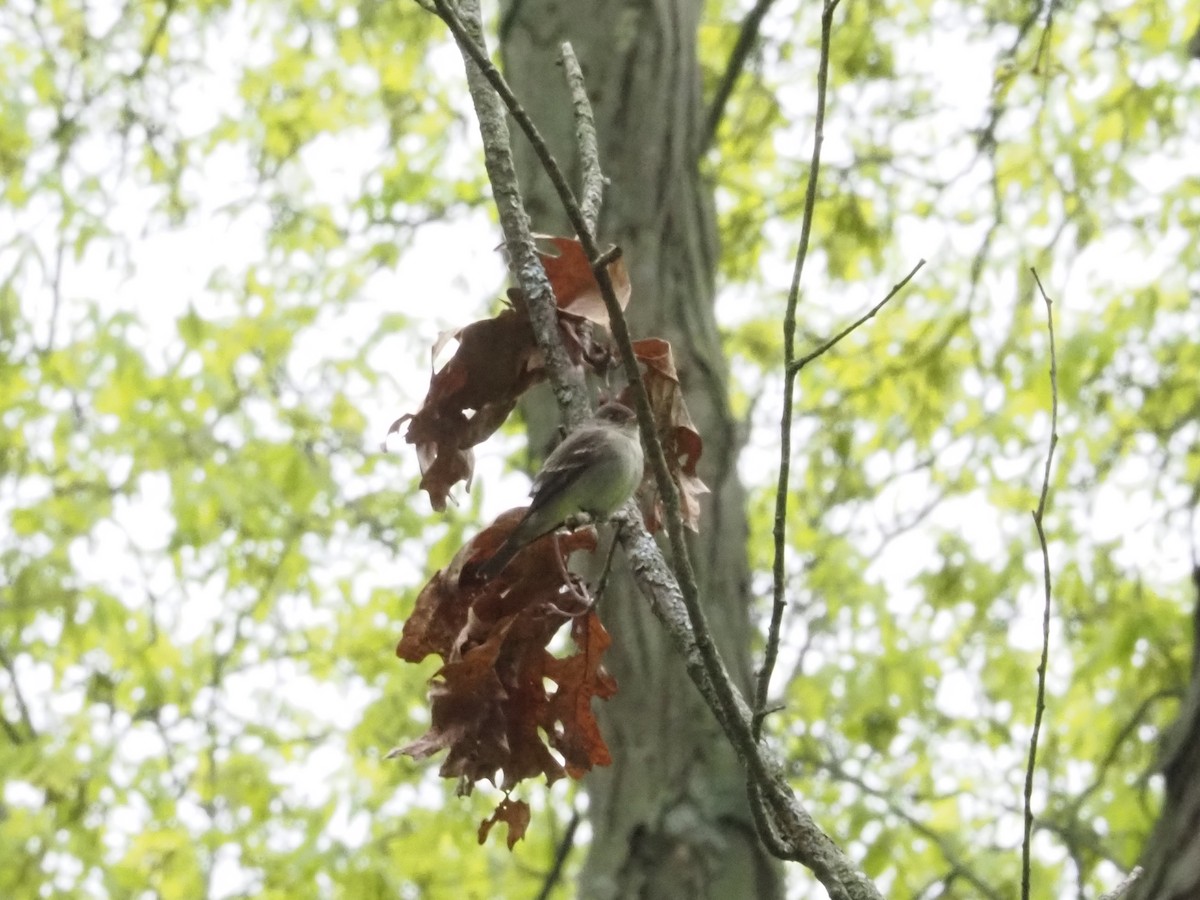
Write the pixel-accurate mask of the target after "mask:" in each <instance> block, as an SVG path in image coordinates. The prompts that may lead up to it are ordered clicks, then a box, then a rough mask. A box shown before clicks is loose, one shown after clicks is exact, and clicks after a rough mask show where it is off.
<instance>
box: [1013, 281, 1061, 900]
mask: <svg viewBox="0 0 1200 900" xmlns="http://www.w3.org/2000/svg"><path fill="white" fill-rule="evenodd" d="M1030 271H1031V272H1033V280H1034V281H1036V282H1037V286H1038V291H1040V292H1041V295H1042V300H1044V301H1045V303H1046V323H1047V330H1048V332H1049V334H1050V449H1049V451H1048V452H1047V453H1046V468H1045V471H1044V472H1043V473H1042V492H1041V496H1040V497H1039V498H1038V505H1037V509H1036V510H1034V512H1033V524H1034V526H1035V527H1036V528H1037V536H1038V543H1039V544H1041V548H1042V582H1043V584H1044V586H1045V604H1044V606H1043V607H1042V658H1041V661H1040V662H1039V663H1038V669H1037V673H1038V682H1037V704H1036V706H1035V707H1034V713H1033V734H1031V735H1030V737H1029V762H1028V764H1027V766H1026V768H1025V837H1024V839H1023V840H1022V841H1021V898H1022V900H1029V890H1030V850H1031V843H1032V836H1033V773H1034V771H1035V770H1036V768H1037V745H1038V735H1039V734H1040V732H1041V730H1042V714H1043V713H1044V712H1045V711H1046V666H1047V662H1048V660H1049V658H1050V550H1049V548H1048V547H1047V546H1046V530H1045V525H1044V519H1045V514H1046V498H1047V497H1048V496H1049V494H1050V466H1051V463H1053V461H1054V448H1055V447H1056V446H1058V357H1057V355H1056V353H1055V349H1054V307H1053V304H1052V303H1051V302H1050V298H1049V297H1047V296H1046V289H1045V288H1044V287H1042V280H1041V279H1040V278H1038V273H1037V270H1036V269H1031V270H1030Z"/></svg>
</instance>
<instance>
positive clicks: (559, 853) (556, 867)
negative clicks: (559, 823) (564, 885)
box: [537, 809, 582, 900]
mask: <svg viewBox="0 0 1200 900" xmlns="http://www.w3.org/2000/svg"><path fill="white" fill-rule="evenodd" d="M581 820H582V816H580V815H579V810H577V809H573V810H571V819H570V821H568V822H567V830H566V831H565V832H564V833H563V836H562V840H561V841H559V842H558V846H557V847H556V848H555V850H554V863H553V865H551V866H550V871H549V872H547V873H546V878H545V879H544V880H543V881H542V889H541V890H540V891H538V895H537V900H549V898H550V895H551V894H552V893H553V892H554V888H555V887H557V886H558V882H559V881H560V880H562V873H563V866H565V865H566V863H567V856H568V855H570V853H571V848H572V847H573V846H575V831H576V829H577V828H579V823H580V821H581Z"/></svg>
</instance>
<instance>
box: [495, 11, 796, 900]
mask: <svg viewBox="0 0 1200 900" xmlns="http://www.w3.org/2000/svg"><path fill="white" fill-rule="evenodd" d="M701 6H702V4H696V3H677V2H676V3H668V2H664V0H627V2H624V3H613V2H591V3H585V4H579V3H573V2H570V0H512V2H509V3H507V4H506V5H505V6H504V7H503V8H502V13H501V26H500V27H501V49H502V53H503V56H504V63H505V65H504V68H505V72H506V75H507V77H508V79H509V81H510V83H511V84H512V86H513V88H514V90H515V91H516V93H517V96H518V97H519V98H520V99H521V101H522V102H523V104H524V105H525V107H526V109H527V110H528V111H529V112H530V114H531V116H532V117H533V120H534V121H535V122H536V123H537V125H538V128H539V130H541V132H542V134H543V135H544V136H545V137H546V139H547V141H548V142H549V144H550V146H551V149H552V151H553V152H554V154H555V156H556V158H557V159H558V161H559V164H560V165H561V166H562V167H563V168H564V170H565V171H566V172H567V173H568V177H569V180H570V182H571V184H572V185H573V186H574V187H575V189H576V191H577V192H578V185H579V174H578V173H579V166H578V160H577V158H576V153H575V151H574V139H573V123H572V119H571V103H570V99H569V97H568V94H567V90H566V87H565V83H564V81H563V76H562V70H561V68H560V67H559V66H558V65H557V58H558V51H559V46H560V44H561V42H562V41H563V40H570V41H571V42H572V44H573V46H574V48H575V52H576V54H577V56H578V57H579V60H580V63H581V64H582V67H583V71H584V76H585V78H586V80H587V85H588V90H589V94H590V96H591V100H592V103H593V105H594V108H595V112H596V127H597V131H598V137H599V143H600V161H601V166H602V168H603V170H604V174H605V175H606V176H607V178H608V179H609V183H608V185H607V186H606V189H605V194H604V207H603V211H602V214H601V218H600V225H599V239H600V243H601V245H602V246H603V245H605V244H606V243H608V242H614V243H617V244H619V245H620V246H621V247H622V249H623V250H624V251H625V259H626V262H627V264H628V265H629V267H630V272H631V276H632V281H633V299H632V301H631V304H630V310H629V311H630V319H631V327H632V329H633V332H634V335H635V337H647V336H659V337H664V338H667V339H668V340H670V342H671V344H672V346H673V348H674V352H675V359H676V363H677V365H678V369H679V374H680V378H681V381H682V384H683V388H684V392H685V396H686V398H687V403H688V406H689V409H690V410H691V413H692V416H693V418H694V420H695V422H696V425H697V427H698V428H699V430H700V432H701V434H702V435H703V437H704V455H703V458H702V462H701V475H702V477H703V478H704V480H705V482H706V483H707V484H708V485H709V487H710V488H711V489H712V494H711V495H710V496H709V497H708V498H707V501H708V502H706V503H705V505H704V511H703V518H702V522H701V533H700V534H699V535H698V536H696V538H695V540H694V541H693V542H692V551H693V563H694V565H695V567H696V570H697V577H698V578H699V581H700V584H701V588H702V591H703V594H704V596H705V598H706V604H707V605H706V611H707V614H708V617H709V621H710V624H711V626H712V629H713V632H714V635H715V637H716V639H717V642H718V645H719V647H720V649H721V652H722V653H723V654H724V656H725V659H726V661H727V663H728V665H729V668H730V670H731V671H732V672H733V673H734V674H735V676H736V677H737V678H738V680H739V683H740V686H741V687H742V689H743V691H747V692H748V691H749V685H750V665H751V664H750V654H749V648H750V640H751V628H750V621H749V599H750V598H749V592H748V580H749V579H748V563H747V559H746V521H745V496H744V491H743V489H742V486H741V484H740V482H739V481H738V477H737V471H736V460H737V451H738V449H739V439H738V432H737V428H736V423H735V422H734V421H733V419H732V417H731V415H730V412H729V408H728V405H727V378H728V374H727V369H726V365H725V362H724V359H723V357H722V353H721V345H720V340H719V337H718V334H717V329H716V324H715V320H714V317H713V309H712V306H713V277H714V271H715V267H716V262H717V244H716V234H715V231H714V226H713V214H712V197H711V192H710V191H709V189H708V187H707V186H706V185H704V184H703V183H702V181H701V178H700V174H699V169H698V164H697V162H698V159H697V158H698V155H699V149H698V148H699V139H700V130H701V124H702V113H703V110H702V104H701V98H700V77H699V67H698V63H697V59H696V32H697V19H698V17H699V14H700V10H701ZM514 150H515V151H516V154H517V163H518V172H519V174H520V177H521V187H522V191H523V194H524V197H525V201H526V204H527V208H528V210H529V213H530V216H531V218H532V220H533V226H534V229H535V230H538V231H545V232H553V233H568V234H569V233H570V231H569V226H568V225H567V222H566V219H565V216H564V215H563V213H562V210H561V208H560V206H559V202H558V199H557V197H556V195H555V193H554V191H553V189H552V188H551V186H550V184H549V182H548V180H547V179H546V177H545V176H544V174H542V172H541V170H540V168H539V167H538V164H537V162H536V160H534V158H533V155H532V153H531V152H530V151H529V148H528V145H527V144H526V142H525V141H524V139H523V138H522V137H521V136H520V135H515V136H514ZM601 615H602V618H603V619H604V621H605V624H606V625H607V626H608V628H609V629H610V630H611V631H612V633H613V647H612V649H611V650H610V651H609V655H608V665H609V668H610V670H611V671H612V673H613V674H614V675H615V676H616V678H617V680H618V683H619V685H620V691H619V693H618V694H617V696H616V697H615V698H613V699H612V700H610V701H608V703H606V704H600V709H599V713H600V715H601V717H602V719H601V722H602V728H603V731H604V736H605V739H606V740H607V741H608V743H609V745H610V747H611V749H612V751H613V758H614V762H613V765H612V767H611V768H609V769H605V770H600V771H598V772H596V773H595V774H594V775H593V776H592V777H591V778H590V779H589V782H588V791H589V797H590V820H591V825H592V834H593V836H592V843H591V850H590V853H589V855H588V859H587V862H586V865H585V868H584V872H583V877H582V884H581V891H580V893H581V896H583V897H586V898H589V900H609V898H622V900H625V898H634V897H653V898H655V900H670V898H676V897H679V898H688V900H701V898H728V897H738V898H752V897H759V898H774V897H780V896H782V872H781V869H780V867H779V866H778V865H776V864H775V863H774V862H773V861H772V860H771V859H770V858H769V857H768V856H767V854H766V852H765V850H764V849H763V848H762V845H761V844H760V842H759V841H758V839H757V836H756V834H755V831H754V826H753V823H752V820H751V817H750V813H749V810H748V806H747V801H746V792H745V782H744V779H743V775H742V769H741V766H740V764H739V763H738V761H737V759H736V757H735V756H734V754H733V752H732V750H731V749H730V747H729V745H728V743H727V742H726V740H725V738H724V736H723V735H722V733H721V731H720V729H719V727H718V726H717V723H716V721H715V719H714V718H713V716H712V714H711V713H710V712H709V710H708V708H707V707H706V706H705V705H704V703H703V701H702V700H701V699H700V695H699V694H698V692H697V691H696V689H695V688H694V687H693V685H692V684H691V682H690V681H689V680H688V678H687V676H686V674H685V672H684V668H683V664H682V662H681V660H680V659H679V657H678V656H677V655H676V654H675V652H674V651H673V650H672V648H671V647H670V646H669V643H668V641H667V639H666V637H665V635H664V634H663V630H662V628H661V626H660V625H659V623H658V622H657V620H655V619H654V617H653V616H652V615H651V614H650V612H649V609H648V607H647V605H646V603H645V602H644V601H643V599H642V598H641V596H640V595H639V594H638V593H637V591H636V589H635V588H633V587H632V585H631V583H630V582H629V581H628V580H626V581H624V582H623V583H618V584H617V585H614V586H613V587H611V588H610V590H609V592H608V593H607V595H606V596H605V597H604V598H603V600H602V609H601Z"/></svg>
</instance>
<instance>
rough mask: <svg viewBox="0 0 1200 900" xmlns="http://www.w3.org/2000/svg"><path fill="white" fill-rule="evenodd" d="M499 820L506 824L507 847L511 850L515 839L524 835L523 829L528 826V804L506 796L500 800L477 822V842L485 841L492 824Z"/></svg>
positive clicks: (517, 839) (515, 841)
mask: <svg viewBox="0 0 1200 900" xmlns="http://www.w3.org/2000/svg"><path fill="white" fill-rule="evenodd" d="M500 822H503V823H504V824H505V825H507V826H508V849H509V850H511V849H512V848H513V847H515V846H516V844H517V841H519V840H521V838H523V837H525V830H526V829H527V828H528V827H529V804H528V803H526V802H525V801H524V800H510V799H509V798H508V797H505V798H504V799H503V800H501V801H500V804H499V805H498V806H497V807H496V811H495V812H494V813H492V814H491V816H490V817H488V818H486V819H484V820H483V821H482V822H480V823H479V843H481V844H482V843H483V842H484V841H486V840H487V837H488V832H490V831H491V830H492V826H493V825H496V824H498V823H500Z"/></svg>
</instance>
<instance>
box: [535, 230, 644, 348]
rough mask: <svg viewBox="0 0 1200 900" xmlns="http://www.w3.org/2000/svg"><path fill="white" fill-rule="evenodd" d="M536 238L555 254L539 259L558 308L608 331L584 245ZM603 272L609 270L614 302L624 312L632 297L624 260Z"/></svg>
mask: <svg viewBox="0 0 1200 900" xmlns="http://www.w3.org/2000/svg"><path fill="white" fill-rule="evenodd" d="M537 237H538V239H539V240H542V241H546V242H547V243H550V244H552V245H553V246H554V249H555V250H556V253H554V254H550V253H544V252H542V251H538V255H539V256H540V257H541V258H542V266H543V267H544V268H545V270H546V277H547V278H549V279H550V285H551V287H553V288H554V298H555V300H556V301H557V302H558V308H559V309H561V310H562V311H563V312H566V313H570V314H571V315H573V316H578V317H580V318H582V319H587V320H588V321H590V322H595V323H596V324H597V325H603V326H604V327H605V328H607V327H608V307H606V306H605V305H604V298H603V297H602V296H601V295H600V285H599V283H598V282H597V281H596V275H595V273H594V272H593V271H592V264H591V262H589V261H588V257H587V253H586V252H584V249H583V245H582V244H580V243H579V241H577V240H575V239H574V238H565V237H554V236H552V235H544V234H539V235H537ZM605 268H606V269H607V270H608V277H609V280H610V281H611V282H612V286H613V292H614V293H615V294H616V295H617V302H618V303H620V305H621V309H624V308H625V307H626V306H628V305H629V298H630V296H631V295H632V293H633V288H632V286H631V285H630V283H629V270H628V269H627V268H626V267H625V260H624V259H622V258H621V257H619V256H618V257H617V258H616V259H615V260H613V261H612V262H610V263H609V264H608V265H607V266H605Z"/></svg>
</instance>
